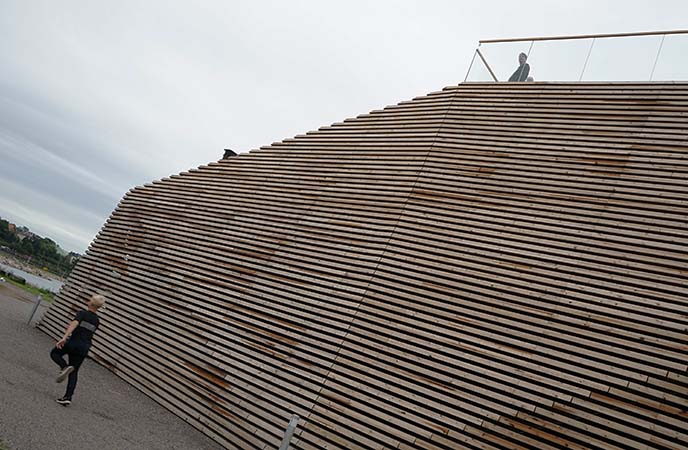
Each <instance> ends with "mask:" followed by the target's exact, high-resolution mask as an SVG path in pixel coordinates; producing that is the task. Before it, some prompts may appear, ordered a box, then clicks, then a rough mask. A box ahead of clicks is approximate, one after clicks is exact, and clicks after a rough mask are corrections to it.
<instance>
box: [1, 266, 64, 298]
mask: <svg viewBox="0 0 688 450" xmlns="http://www.w3.org/2000/svg"><path fill="white" fill-rule="evenodd" d="M0 269H2V270H4V271H5V272H9V273H12V274H14V275H16V276H18V277H22V278H23V279H25V280H26V283H27V284H30V285H32V286H36V287H37V288H41V289H47V290H49V291H52V292H58V291H59V290H60V288H61V287H62V284H63V283H62V282H61V281H58V280H51V279H48V278H41V277H37V276H36V275H32V274H30V273H27V272H24V271H23V270H20V269H16V268H14V267H11V266H7V265H5V264H0Z"/></svg>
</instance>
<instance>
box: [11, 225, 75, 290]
mask: <svg viewBox="0 0 688 450" xmlns="http://www.w3.org/2000/svg"><path fill="white" fill-rule="evenodd" d="M0 247H4V248H3V250H5V251H7V252H8V253H10V254H12V255H14V256H16V257H19V259H23V260H25V261H26V262H28V263H29V264H31V265H33V266H36V267H39V268H46V269H48V270H49V271H50V272H52V273H54V274H56V275H59V276H62V277H66V276H67V275H69V273H70V272H71V271H72V269H73V268H74V266H75V265H76V263H77V261H78V260H79V255H78V254H76V253H69V254H65V252H64V251H63V250H62V249H61V248H60V247H59V246H58V245H57V244H56V243H55V242H54V241H53V240H51V239H49V238H44V237H40V236H37V235H35V234H33V233H31V232H30V231H29V230H28V229H26V228H19V229H14V227H13V226H11V225H10V223H9V222H8V221H6V220H3V219H0Z"/></svg>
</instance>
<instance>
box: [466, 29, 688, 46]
mask: <svg viewBox="0 0 688 450" xmlns="http://www.w3.org/2000/svg"><path fill="white" fill-rule="evenodd" d="M668 34H688V30H671V31H641V32H637V33H615V34H581V35H574V36H552V37H530V38H509V39H483V40H480V41H478V43H479V44H495V43H498V42H523V41H564V40H571V39H592V38H611V37H630V36H661V35H668Z"/></svg>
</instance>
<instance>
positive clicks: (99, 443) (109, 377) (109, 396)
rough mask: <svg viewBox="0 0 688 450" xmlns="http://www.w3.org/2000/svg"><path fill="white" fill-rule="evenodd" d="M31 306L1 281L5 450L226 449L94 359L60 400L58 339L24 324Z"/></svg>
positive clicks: (0, 419) (0, 423)
mask: <svg viewBox="0 0 688 450" xmlns="http://www.w3.org/2000/svg"><path fill="white" fill-rule="evenodd" d="M32 301H33V299H32V296H31V295H30V294H27V293H25V292H24V291H21V290H19V289H18V288H16V287H14V286H12V285H9V284H8V283H3V282H0V449H2V448H3V444H4V445H5V446H6V447H7V448H8V449H9V450H43V449H46V450H47V449H50V450H81V449H84V450H86V449H88V450H93V449H96V450H110V449H112V450H128V449H132V450H134V449H136V450H138V449H145V450H148V449H151V450H154V449H161V450H162V449H220V448H221V447H220V446H219V445H218V444H216V443H215V442H214V441H212V440H211V439H209V438H207V437H205V436H204V435H203V434H201V433H200V432H198V431H197V430H196V429H194V428H193V427H191V426H190V425H188V424H187V423H186V422H184V421H183V420H181V419H179V418H178V417H176V416H175V415H173V414H172V413H170V412H168V411H167V410H165V409H163V408H162V407H161V406H159V405H158V404H157V403H155V402H154V401H153V400H151V399H149V398H148V397H146V396H145V395H143V394H142V393H141V392H139V391H137V390H136V389H134V388H133V387H131V386H129V385H128V384H127V383H125V382H124V381H122V380H121V379H119V378H117V377H116V376H115V375H114V374H112V373H111V372H109V371H108V370H106V369H105V368H103V367H101V366H99V365H98V364H96V363H94V362H93V361H91V360H87V361H85V362H84V364H83V366H82V367H81V372H80V373H79V375H80V377H79V384H78V386H77V390H76V393H75V395H74V403H73V404H72V406H70V407H67V408H65V407H63V406H60V405H58V404H57V403H55V399H56V398H57V397H60V396H62V394H63V393H64V388H65V384H56V383H55V375H56V373H57V366H56V365H55V364H54V363H53V362H52V361H51V360H50V357H49V356H48V354H49V352H50V349H51V348H52V345H53V344H54V342H53V340H52V339H51V338H49V337H48V336H46V335H45V334H43V333H42V332H40V331H38V330H37V329H35V328H33V327H29V326H27V325H26V321H27V319H28V317H29V314H30V313H31V309H32V307H33V304H32ZM45 309H46V308H45V307H42V308H41V309H40V310H39V314H40V313H42V312H43V311H45ZM39 314H37V315H36V317H39Z"/></svg>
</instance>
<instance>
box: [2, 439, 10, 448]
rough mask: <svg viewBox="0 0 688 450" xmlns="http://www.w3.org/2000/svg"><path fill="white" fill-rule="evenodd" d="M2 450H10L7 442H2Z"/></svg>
mask: <svg viewBox="0 0 688 450" xmlns="http://www.w3.org/2000/svg"><path fill="white" fill-rule="evenodd" d="M0 450H10V448H9V447H8V446H7V444H5V441H2V440H0Z"/></svg>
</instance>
